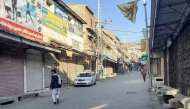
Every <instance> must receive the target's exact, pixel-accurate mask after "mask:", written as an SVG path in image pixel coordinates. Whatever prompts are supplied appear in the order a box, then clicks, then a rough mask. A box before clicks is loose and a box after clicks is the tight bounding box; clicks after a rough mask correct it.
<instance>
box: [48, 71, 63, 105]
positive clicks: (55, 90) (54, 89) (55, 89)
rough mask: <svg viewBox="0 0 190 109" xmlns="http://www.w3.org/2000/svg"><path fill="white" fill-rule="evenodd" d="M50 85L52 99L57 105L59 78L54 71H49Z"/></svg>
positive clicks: (59, 86)
mask: <svg viewBox="0 0 190 109" xmlns="http://www.w3.org/2000/svg"><path fill="white" fill-rule="evenodd" d="M51 73H52V76H51V84H50V90H52V98H53V103H54V104H59V95H60V88H61V78H60V76H59V75H58V74H56V70H55V69H52V70H51Z"/></svg>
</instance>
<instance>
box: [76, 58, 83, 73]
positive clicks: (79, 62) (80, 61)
mask: <svg viewBox="0 0 190 109" xmlns="http://www.w3.org/2000/svg"><path fill="white" fill-rule="evenodd" d="M83 71H84V66H83V58H82V57H78V58H77V75H78V74H79V73H81V72H83Z"/></svg>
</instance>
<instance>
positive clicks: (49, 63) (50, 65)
mask: <svg viewBox="0 0 190 109" xmlns="http://www.w3.org/2000/svg"><path fill="white" fill-rule="evenodd" d="M52 55H53V54H52ZM52 55H51V54H50V53H46V54H44V82H45V88H48V87H49V86H50V82H51V75H52V74H51V70H52V69H54V68H55V67H54V59H53V57H52Z"/></svg>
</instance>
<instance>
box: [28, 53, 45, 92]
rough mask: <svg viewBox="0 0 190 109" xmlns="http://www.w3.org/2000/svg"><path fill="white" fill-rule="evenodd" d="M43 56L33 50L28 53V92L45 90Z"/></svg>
mask: <svg viewBox="0 0 190 109" xmlns="http://www.w3.org/2000/svg"><path fill="white" fill-rule="evenodd" d="M42 68H43V65H42V54H41V53H39V52H36V51H33V50H27V53H26V80H27V91H28V92H31V91H37V90H42V89H43V73H42Z"/></svg>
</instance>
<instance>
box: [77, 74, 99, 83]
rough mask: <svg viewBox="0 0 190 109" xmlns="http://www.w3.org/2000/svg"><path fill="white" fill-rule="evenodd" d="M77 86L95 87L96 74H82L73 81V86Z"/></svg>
mask: <svg viewBox="0 0 190 109" xmlns="http://www.w3.org/2000/svg"><path fill="white" fill-rule="evenodd" d="M77 85H96V74H95V73H94V72H82V73H80V74H79V75H78V76H77V77H76V79H75V80H74V86H77Z"/></svg>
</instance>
